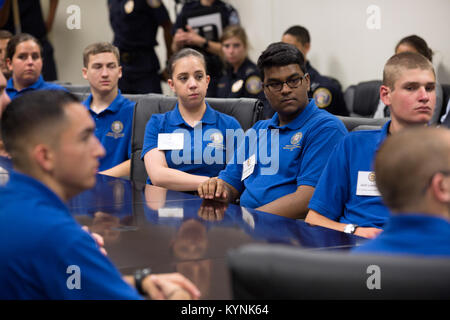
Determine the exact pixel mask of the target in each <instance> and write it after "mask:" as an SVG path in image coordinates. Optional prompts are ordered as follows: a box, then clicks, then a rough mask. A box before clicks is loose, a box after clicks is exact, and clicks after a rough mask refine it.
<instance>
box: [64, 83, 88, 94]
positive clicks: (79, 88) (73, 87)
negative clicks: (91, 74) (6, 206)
mask: <svg viewBox="0 0 450 320" xmlns="http://www.w3.org/2000/svg"><path fill="white" fill-rule="evenodd" d="M62 86H63V87H64V88H66V89H67V90H69V91H70V92H72V93H85V94H90V93H91V87H90V86H89V85H77V84H62Z"/></svg>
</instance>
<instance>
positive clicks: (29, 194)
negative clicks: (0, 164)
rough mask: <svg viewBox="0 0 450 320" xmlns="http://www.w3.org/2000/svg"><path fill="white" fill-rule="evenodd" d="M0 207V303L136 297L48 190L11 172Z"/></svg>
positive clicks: (0, 200) (64, 206)
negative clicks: (21, 300) (24, 300)
mask: <svg viewBox="0 0 450 320" xmlns="http://www.w3.org/2000/svg"><path fill="white" fill-rule="evenodd" d="M0 203H1V211H0V243H1V245H0V300H3V299H140V298H141V297H140V296H139V295H138V293H137V292H136V290H135V289H134V288H131V287H130V286H129V285H128V284H126V283H125V282H124V281H123V280H122V276H121V274H120V273H119V271H118V270H117V269H116V268H115V267H114V265H113V264H112V263H111V261H110V260H109V259H108V258H107V257H105V256H104V255H103V254H102V253H101V252H100V251H99V249H98V247H97V245H96V243H95V241H94V240H93V239H92V237H91V236H90V235H89V234H88V233H87V232H85V231H84V230H82V229H81V227H80V225H79V224H78V223H77V222H76V221H75V220H74V219H73V218H72V216H71V215H70V213H69V211H68V209H67V207H66V205H65V204H64V203H63V202H62V201H61V199H60V198H59V197H58V196H57V195H56V194H55V193H54V192H53V191H51V190H50V189H49V188H48V187H47V186H45V185H44V184H42V183H41V182H39V181H37V180H35V179H33V178H31V177H29V176H27V175H24V174H21V173H18V172H16V171H12V172H11V176H10V180H9V182H8V184H7V185H6V186H5V187H3V188H1V192H0ZM76 269H77V270H78V272H77V271H74V270H76ZM77 275H79V276H80V278H79V280H80V281H79V285H80V286H79V289H77V288H76V287H75V288H74V285H75V284H77V281H76V280H75V278H76V276H77Z"/></svg>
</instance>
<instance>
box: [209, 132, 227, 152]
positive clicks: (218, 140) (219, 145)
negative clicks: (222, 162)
mask: <svg viewBox="0 0 450 320" xmlns="http://www.w3.org/2000/svg"><path fill="white" fill-rule="evenodd" d="M209 138H210V139H211V141H212V142H211V143H208V147H213V148H216V149H225V146H224V145H223V135H222V133H220V132H214V133H213V134H211V136H210V137H209Z"/></svg>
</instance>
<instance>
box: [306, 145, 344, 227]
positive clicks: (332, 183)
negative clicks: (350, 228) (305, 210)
mask: <svg viewBox="0 0 450 320" xmlns="http://www.w3.org/2000/svg"><path fill="white" fill-rule="evenodd" d="M347 140H348V139H344V140H343V141H342V142H341V143H339V144H338V145H337V146H336V148H335V149H334V151H333V152H332V154H331V155H330V157H329V159H328V163H327V165H326V167H325V169H324V170H323V173H322V175H321V177H320V179H319V182H318V184H317V186H316V190H315V191H314V195H313V197H312V198H311V200H310V201H309V208H310V209H312V210H314V211H317V212H318V213H320V214H321V215H323V216H325V217H327V218H329V219H331V220H334V221H337V220H338V219H339V217H341V216H342V213H343V211H344V205H345V203H346V202H347V198H348V195H349V186H350V177H349V166H348V160H347V154H348V153H347V150H346V147H345V145H346V141H347Z"/></svg>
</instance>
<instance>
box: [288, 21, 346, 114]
mask: <svg viewBox="0 0 450 320" xmlns="http://www.w3.org/2000/svg"><path fill="white" fill-rule="evenodd" d="M281 41H283V42H285V43H289V44H292V45H294V46H296V47H297V48H298V49H299V50H300V51H301V52H302V53H303V55H304V56H305V60H306V71H307V72H308V73H309V76H310V79H311V90H310V91H309V96H310V98H314V100H315V101H316V105H317V106H318V107H319V108H322V109H325V110H327V111H328V112H330V113H332V114H336V115H341V116H348V115H349V113H348V110H347V106H346V104H345V100H344V95H343V93H342V88H341V85H340V83H339V81H337V80H336V79H333V78H330V77H326V76H323V75H321V74H320V73H319V72H318V71H317V70H316V69H314V68H313V67H312V66H311V64H310V63H309V61H308V60H307V59H306V54H307V53H308V51H309V49H310V47H311V43H310V36H309V32H308V30H307V29H306V28H304V27H302V26H293V27H290V28H289V29H287V30H286V31H285V32H284V34H283V37H282V39H281Z"/></svg>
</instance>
